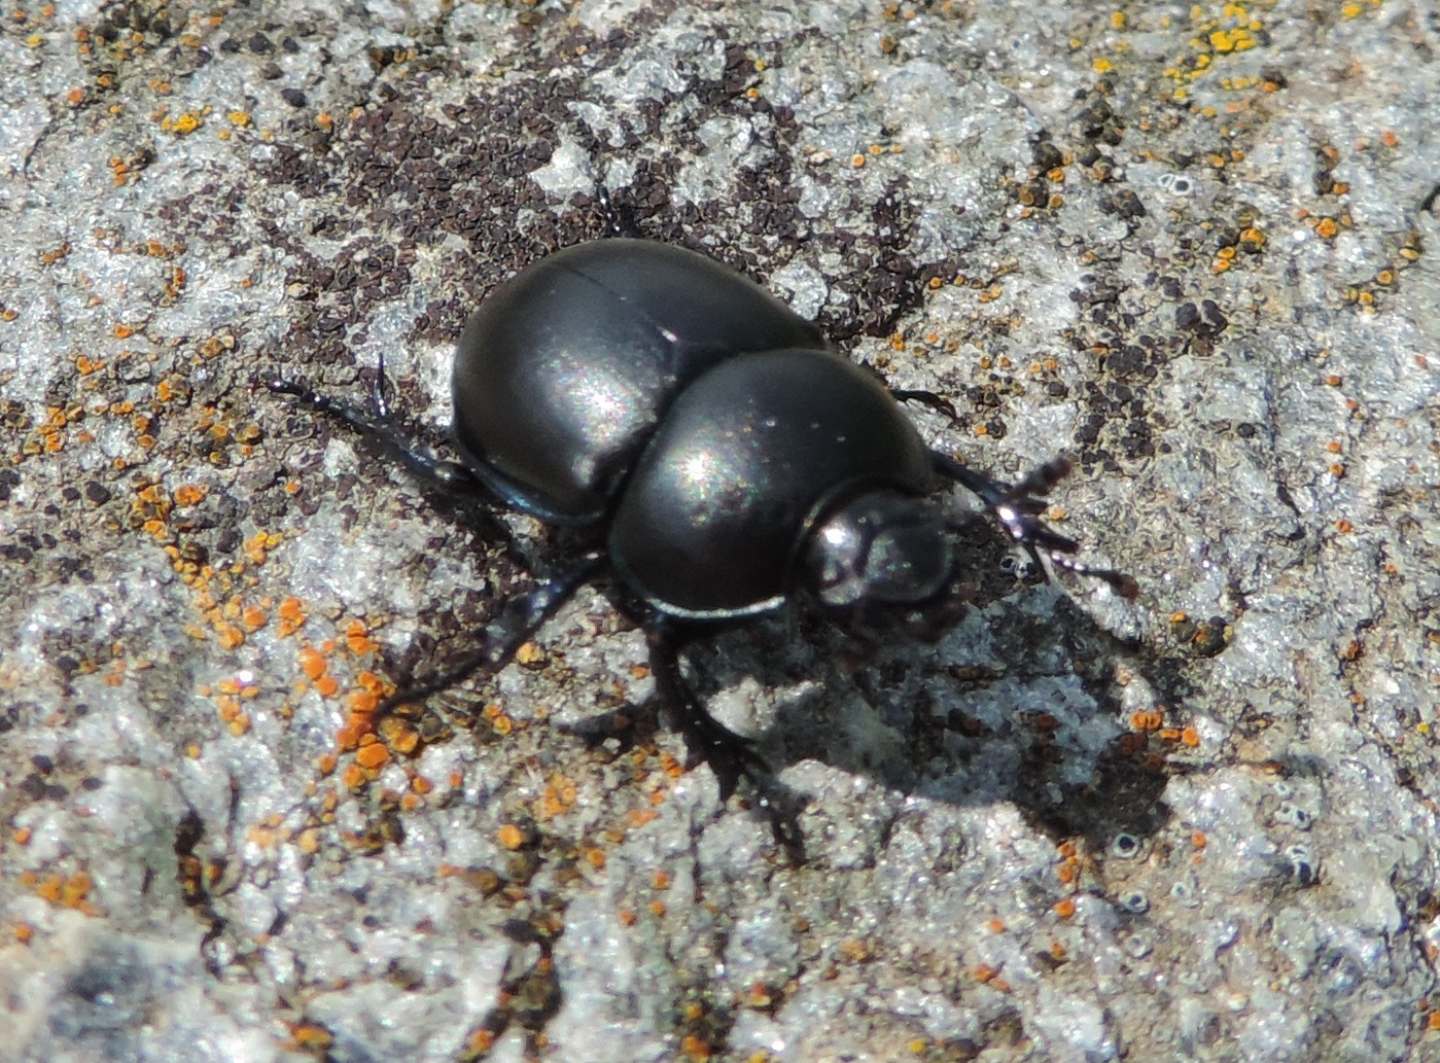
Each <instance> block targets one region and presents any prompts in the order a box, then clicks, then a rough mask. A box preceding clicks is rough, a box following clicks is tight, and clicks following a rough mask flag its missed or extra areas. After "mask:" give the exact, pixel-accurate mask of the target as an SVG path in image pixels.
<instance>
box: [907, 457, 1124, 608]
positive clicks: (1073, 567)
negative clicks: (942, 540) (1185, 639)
mask: <svg viewBox="0 0 1440 1063" xmlns="http://www.w3.org/2000/svg"><path fill="white" fill-rule="evenodd" d="M930 457H931V459H932V461H933V462H934V465H935V471H936V472H938V473H940V475H942V476H944V477H946V478H947V479H950V480H954V481H955V482H956V483H958V484H960V485H961V486H962V487H964V488H966V489H968V490H970V491H972V492H974V494H975V495H977V496H978V497H979V498H980V500H981V501H982V502H984V503H985V505H986V507H988V508H989V510H990V512H992V513H994V514H995V516H996V518H997V519H999V521H1000V523H1001V524H1002V525H1003V526H1004V528H1005V530H1006V531H1007V532H1009V534H1010V537H1011V538H1012V539H1014V540H1015V541H1016V542H1017V543H1019V544H1020V546H1021V547H1022V548H1023V549H1024V550H1025V552H1026V553H1027V554H1029V555H1030V559H1031V560H1032V561H1033V562H1034V563H1035V567H1036V568H1037V569H1039V570H1040V572H1041V573H1042V574H1043V573H1044V571H1045V566H1044V564H1042V562H1041V557H1042V555H1043V556H1044V557H1045V558H1047V559H1048V560H1049V561H1050V563H1051V564H1052V565H1055V566H1056V567H1057V568H1063V569H1066V570H1068V571H1070V572H1074V573H1076V574H1077V575H1081V576H1090V577H1092V578H1094V579H1098V580H1104V581H1105V582H1106V583H1108V584H1110V586H1111V587H1113V588H1114V589H1115V592H1116V593H1117V594H1119V595H1121V596H1122V597H1125V598H1133V597H1135V595H1137V594H1138V593H1139V592H1140V587H1139V585H1138V584H1137V583H1136V582H1135V580H1134V578H1133V577H1131V576H1127V575H1126V574H1125V573H1123V572H1117V571H1116V570H1114V569H1109V568H1093V567H1091V566H1090V565H1087V564H1085V563H1083V562H1081V561H1077V560H1075V559H1074V558H1073V557H1071V556H1070V555H1072V554H1074V553H1075V552H1076V551H1077V550H1079V549H1080V544H1079V543H1077V542H1076V541H1075V540H1074V539H1071V538H1069V537H1068V536H1064V535H1061V534H1060V533H1059V532H1056V531H1054V530H1052V529H1051V528H1050V527H1048V526H1047V525H1046V524H1045V522H1044V521H1043V520H1041V519H1040V514H1041V513H1043V512H1044V511H1045V502H1044V500H1043V496H1044V495H1046V494H1048V493H1049V491H1050V488H1052V487H1054V486H1055V485H1056V484H1057V483H1059V482H1060V481H1061V480H1062V479H1064V477H1065V476H1066V475H1067V474H1068V473H1069V472H1070V469H1071V464H1070V459H1069V458H1063V457H1061V458H1052V459H1051V460H1050V461H1047V462H1046V463H1045V464H1043V465H1039V466H1037V467H1035V468H1034V469H1031V470H1030V472H1029V473H1027V474H1026V475H1025V476H1024V477H1023V478H1022V479H1021V480H1020V481H1019V482H1018V483H1014V484H1006V483H1004V482H1002V481H1000V480H995V479H992V478H991V477H989V476H986V475H985V474H984V473H980V472H976V471H975V470H974V469H970V468H967V467H966V466H964V465H961V464H960V463H959V462H958V461H956V460H955V459H954V458H951V457H949V456H947V455H945V454H941V453H940V452H939V451H938V450H932V451H931V452H930Z"/></svg>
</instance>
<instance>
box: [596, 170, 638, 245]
mask: <svg viewBox="0 0 1440 1063" xmlns="http://www.w3.org/2000/svg"><path fill="white" fill-rule="evenodd" d="M595 202H596V203H597V204H598V205H599V207H600V217H601V218H602V219H603V220H604V222H605V235H606V236H607V237H610V238H614V237H628V238H631V239H635V238H638V237H639V236H640V227H639V226H638V225H636V224H635V211H634V210H633V209H632V208H630V207H623V206H621V205H620V204H618V203H616V202H615V200H614V199H613V198H612V197H611V195H610V189H608V188H606V187H605V182H604V181H596V182H595Z"/></svg>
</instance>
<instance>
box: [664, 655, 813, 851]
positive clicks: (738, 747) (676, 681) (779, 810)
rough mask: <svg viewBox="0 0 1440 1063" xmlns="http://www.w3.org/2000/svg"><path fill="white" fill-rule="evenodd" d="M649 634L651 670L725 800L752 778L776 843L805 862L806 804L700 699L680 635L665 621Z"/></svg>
mask: <svg viewBox="0 0 1440 1063" xmlns="http://www.w3.org/2000/svg"><path fill="white" fill-rule="evenodd" d="M645 638H646V641H647V642H648V643H649V645H650V672H651V674H652V675H653V676H654V677H655V692H656V694H658V695H659V698H660V703H661V707H662V708H664V709H665V710H666V711H667V712H669V713H670V714H671V715H672V716H674V717H675V718H676V720H675V722H676V724H677V725H678V726H679V728H680V732H681V733H682V734H683V735H684V736H685V741H686V742H687V743H688V744H689V745H690V746H691V747H692V748H694V749H696V750H698V751H699V753H700V755H701V756H702V757H704V759H705V761H706V762H707V763H708V764H709V765H710V767H711V770H713V771H714V772H715V777H716V779H717V780H718V781H719V784H720V800H721V801H726V800H728V799H729V797H730V795H731V794H732V793H734V792H735V785H736V783H738V782H739V780H740V776H742V775H743V776H745V778H747V779H749V780H750V782H751V784H752V785H753V786H754V787H755V790H756V792H757V794H758V795H759V801H760V805H761V807H763V808H764V809H765V812H766V814H767V815H768V816H769V817H770V829H771V832H772V833H773V834H774V837H775V842H776V844H777V845H780V846H783V847H784V848H785V850H786V852H788V853H789V854H790V858H791V860H792V861H793V862H795V863H797V864H798V863H803V862H804V859H805V850H804V840H803V838H802V837H801V834H800V827H799V824H798V823H797V822H796V817H797V813H798V811H799V807H800V805H801V804H802V802H801V800H800V798H799V797H798V795H796V794H795V793H793V792H792V791H791V790H789V788H787V787H785V786H784V785H782V784H781V783H780V782H779V780H777V779H776V778H775V775H774V773H773V772H772V771H771V770H770V766H769V765H768V764H766V763H765V759H764V758H763V757H762V756H760V754H759V753H756V752H755V750H754V748H753V747H752V744H751V742H750V740H749V739H748V738H745V737H744V736H743V735H738V734H736V733H735V732H734V731H732V730H730V728H728V727H726V726H725V725H724V724H723V723H721V722H720V721H719V720H717V719H715V717H713V716H711V715H710V713H709V711H707V710H706V708H705V706H704V705H702V704H700V699H699V698H697V697H696V696H695V692H694V691H692V690H691V689H690V688H689V686H687V685H686V683H685V678H684V676H682V675H681V674H680V645H681V643H680V640H679V639H678V638H677V637H676V636H675V635H674V634H673V633H672V632H671V631H669V630H668V629H666V628H664V627H650V628H647V629H646V631H645Z"/></svg>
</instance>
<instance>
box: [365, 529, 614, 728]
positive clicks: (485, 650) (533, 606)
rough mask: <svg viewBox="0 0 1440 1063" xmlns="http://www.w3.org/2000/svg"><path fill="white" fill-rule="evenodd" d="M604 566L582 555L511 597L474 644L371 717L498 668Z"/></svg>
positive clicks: (601, 558) (591, 556)
mask: <svg viewBox="0 0 1440 1063" xmlns="http://www.w3.org/2000/svg"><path fill="white" fill-rule="evenodd" d="M604 566H605V557H604V555H603V554H593V553H592V554H586V555H585V557H584V558H583V559H582V560H581V561H580V563H579V564H577V565H574V566H573V567H571V568H569V569H567V570H565V571H564V572H562V573H561V574H560V575H558V576H556V577H555V578H554V579H550V580H546V581H545V582H544V583H542V584H540V586H538V587H536V588H534V589H533V590H531V591H528V592H526V593H525V594H521V595H519V596H517V597H514V598H511V599H510V600H509V601H507V602H506V603H505V607H504V608H503V609H502V610H501V611H500V615H499V616H498V617H496V618H495V620H494V621H492V622H491V624H490V625H489V629H488V630H487V631H486V632H485V637H484V641H483V642H482V644H481V645H480V647H479V648H477V649H475V650H472V651H471V652H469V653H467V654H466V655H465V656H464V657H462V658H460V660H458V661H456V662H455V663H454V664H452V665H451V666H450V667H449V668H447V669H445V671H443V672H441V673H440V674H439V675H437V676H434V677H432V678H430V679H427V680H425V681H424V682H421V683H417V684H416V685H414V686H410V687H406V688H404V689H403V690H397V691H396V692H395V693H394V694H391V695H390V696H389V697H388V698H386V699H385V700H384V701H382V702H381V703H380V705H379V706H378V707H377V708H376V710H375V718H376V719H377V720H378V719H381V718H383V717H384V716H386V715H387V714H389V713H390V712H391V711H392V710H393V709H394V708H395V707H396V706H398V705H403V704H406V703H407V702H412V701H422V700H424V699H425V698H428V697H429V696H430V695H432V694H438V693H440V692H441V691H444V690H449V689H450V688H451V687H453V686H456V685H458V684H460V683H463V682H464V681H465V680H467V679H469V678H470V677H471V676H472V675H475V674H476V673H477V672H485V673H486V674H487V675H493V674H494V673H495V672H498V671H499V670H500V669H502V668H504V667H505V666H506V665H507V664H509V663H510V661H511V659H512V658H513V657H514V656H515V654H516V653H517V652H518V651H519V649H520V647H521V646H523V645H524V644H525V643H526V642H528V641H529V640H530V639H531V638H532V637H533V636H534V634H535V632H536V631H538V630H539V629H540V626H541V625H542V624H544V623H545V621H547V620H549V619H550V618H551V617H552V616H554V615H555V613H556V612H557V611H559V609H560V607H561V606H562V605H564V604H565V603H566V602H568V601H569V600H570V599H571V598H572V597H573V596H574V594H575V592H576V591H577V590H579V589H580V588H581V586H583V585H584V584H586V583H588V582H589V581H590V580H592V579H593V578H594V577H595V576H596V575H597V574H598V573H599V572H600V570H601V569H602V568H604Z"/></svg>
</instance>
